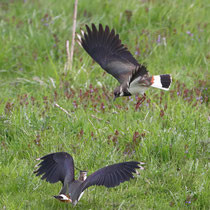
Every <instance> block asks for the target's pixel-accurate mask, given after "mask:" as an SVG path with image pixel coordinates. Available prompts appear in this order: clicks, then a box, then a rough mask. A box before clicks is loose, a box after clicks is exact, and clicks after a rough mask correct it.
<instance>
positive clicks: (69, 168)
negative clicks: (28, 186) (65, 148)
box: [34, 152, 74, 184]
mask: <svg viewBox="0 0 210 210" xmlns="http://www.w3.org/2000/svg"><path fill="white" fill-rule="evenodd" d="M38 160H41V163H39V164H38V167H39V168H38V169H37V170H36V171H34V173H36V176H39V175H42V174H43V175H42V178H41V179H46V181H47V182H50V183H56V182H58V181H61V182H62V183H63V184H64V180H65V179H68V181H69V182H70V181H73V180H74V160H73V158H72V156H71V155H69V154H68V153H66V152H57V153H51V154H48V155H45V156H44V157H41V158H39V159H38Z"/></svg>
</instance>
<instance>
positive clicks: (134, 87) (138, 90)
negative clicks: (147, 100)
mask: <svg viewBox="0 0 210 210" xmlns="http://www.w3.org/2000/svg"><path fill="white" fill-rule="evenodd" d="M147 89H148V87H145V86H141V85H139V78H136V79H135V80H134V81H133V82H131V84H130V87H129V88H128V91H129V92H130V93H131V94H132V95H139V94H142V95H144V92H145V91H146V90H147Z"/></svg>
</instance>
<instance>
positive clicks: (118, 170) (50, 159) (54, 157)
mask: <svg viewBox="0 0 210 210" xmlns="http://www.w3.org/2000/svg"><path fill="white" fill-rule="evenodd" d="M37 160H41V162H40V163H39V164H38V165H37V167H39V168H38V169H37V170H36V171H34V173H36V176H39V175H42V177H41V179H45V180H46V181H47V182H50V183H56V182H58V181H61V182H62V184H63V186H62V189H61V191H60V193H59V195H57V196H54V197H55V198H56V199H58V200H60V201H62V202H68V203H70V202H71V203H72V204H73V205H76V204H77V202H78V201H79V199H80V198H81V196H82V194H83V193H84V191H85V189H87V188H88V187H90V186H93V185H97V186H100V185H102V186H105V187H108V188H109V187H115V186H117V185H119V184H120V183H123V182H125V181H129V180H130V179H132V178H134V176H133V174H134V173H137V171H136V169H142V170H143V169H144V168H143V167H142V166H141V165H143V164H144V163H143V162H137V161H130V162H123V163H117V164H114V165H109V166H107V167H104V168H101V169H99V170H97V171H95V172H94V173H93V174H91V175H90V176H88V177H87V172H86V171H80V177H79V179H78V180H75V178H74V161H73V158H72V156H71V155H70V154H68V153H66V152H57V153H51V154H48V155H46V156H44V157H41V158H38V159H37Z"/></svg>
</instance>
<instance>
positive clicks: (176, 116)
mask: <svg viewBox="0 0 210 210" xmlns="http://www.w3.org/2000/svg"><path fill="white" fill-rule="evenodd" d="M73 4H74V1H72V0H71V1H67V0H60V1H56V0H51V1H48V0H37V1H34V0H31V1H29V0H15V1H14V0H1V1H0V32H1V37H0V46H1V49H0V93H1V96H0V174H1V180H0V186H1V187H0V207H1V209H67V208H71V205H68V204H64V203H60V202H58V201H57V200H55V199H54V198H53V195H57V194H58V192H59V190H60V188H61V184H60V183H57V184H54V185H52V184H49V183H47V182H45V181H43V180H41V179H40V178H39V177H36V176H35V175H34V174H33V170H34V166H35V165H36V164H37V162H36V160H35V159H36V158H37V157H40V156H43V155H46V154H48V153H51V152H58V151H66V152H68V153H70V154H71V155H72V156H73V157H74V160H75V165H76V166H77V167H78V168H80V169H82V170H88V174H91V173H92V172H94V171H95V170H97V169H99V168H100V167H103V166H106V165H108V164H113V163H117V162H121V161H130V160H139V161H143V162H145V163H146V166H145V170H144V171H142V172H141V175H140V176H136V178H135V179H133V180H131V181H130V182H126V183H123V184H121V185H120V186H118V187H116V188H113V189H106V188H105V187H91V188H89V189H88V191H87V192H85V194H84V196H83V197H82V199H81V200H80V202H79V203H78V205H77V206H76V208H75V209H208V208H209V206H210V203H209V197H210V191H209V189H210V184H209V183H210V180H209V177H210V174H209V120H210V118H209V111H208V109H209V83H208V82H209V74H208V73H209V72H208V71H209V61H210V43H209V41H210V40H209V34H210V30H209V21H208V17H209V13H210V11H209V2H208V1H207V0H203V1H199V0H195V1H190V0H186V1H182V0H174V1H164V0H159V1H157V0H151V1H149V0H138V1H137V0H130V1H123V0H115V1H109V0H104V1H101V0H95V1H92V0H85V1H80V0H79V2H78V15H77V28H76V31H77V32H79V29H80V27H83V28H84V25H85V24H88V25H90V24H91V23H95V24H97V25H98V24H99V23H102V24H103V25H106V24H107V25H109V26H110V27H113V28H115V30H116V32H117V33H119V34H120V38H121V40H122V42H123V43H125V44H126V46H127V47H128V48H129V50H130V51H131V52H132V53H133V54H134V56H135V57H136V59H137V60H138V61H139V62H140V63H144V64H146V65H147V68H148V70H149V71H150V74H151V75H157V74H164V73H170V74H171V75H172V77H173V83H172V86H171V89H170V91H168V92H166V91H165V92H164V91H161V90H158V89H154V88H153V89H150V90H148V91H147V93H146V94H147V100H146V101H145V102H144V103H143V104H142V105H141V106H139V107H138V106H136V102H137V100H138V97H135V96H132V97H129V98H119V99H117V100H116V101H115V102H113V97H114V96H113V90H114V88H115V87H116V86H117V85H118V84H117V81H116V80H115V79H114V78H113V77H111V76H110V75H108V74H105V73H104V71H103V70H102V69H101V68H100V67H99V65H98V64H96V63H94V62H93V61H92V59H91V58H90V57H89V56H88V55H87V53H86V52H85V51H84V50H83V49H82V48H80V46H79V45H78V44H75V50H74V59H73V66H72V69H70V70H69V71H65V70H64V66H65V63H66V61H67V59H66V49H65V42H66V40H70V43H71V33H72V25H73V21H72V19H73ZM55 103H56V104H58V105H59V106H60V107H62V108H63V109H65V110H66V111H67V112H68V114H66V113H65V112H64V111H63V110H61V109H60V108H59V107H57V106H55ZM76 176H78V171H76Z"/></svg>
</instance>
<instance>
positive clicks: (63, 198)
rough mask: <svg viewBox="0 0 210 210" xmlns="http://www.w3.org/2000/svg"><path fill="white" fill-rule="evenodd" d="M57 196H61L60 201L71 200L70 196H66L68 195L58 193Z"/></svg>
mask: <svg viewBox="0 0 210 210" xmlns="http://www.w3.org/2000/svg"><path fill="white" fill-rule="evenodd" d="M59 196H60V197H61V199H60V200H62V201H69V202H72V200H71V199H70V198H68V197H67V196H66V195H64V194H60V195H59Z"/></svg>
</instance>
